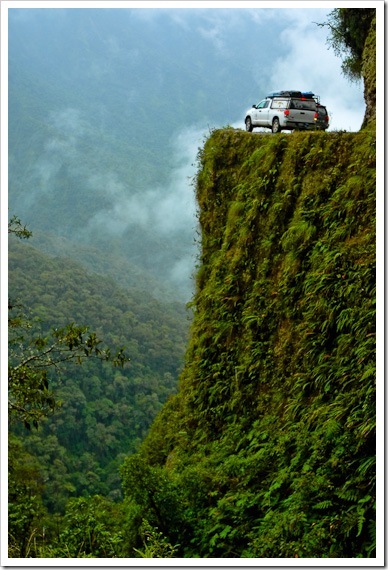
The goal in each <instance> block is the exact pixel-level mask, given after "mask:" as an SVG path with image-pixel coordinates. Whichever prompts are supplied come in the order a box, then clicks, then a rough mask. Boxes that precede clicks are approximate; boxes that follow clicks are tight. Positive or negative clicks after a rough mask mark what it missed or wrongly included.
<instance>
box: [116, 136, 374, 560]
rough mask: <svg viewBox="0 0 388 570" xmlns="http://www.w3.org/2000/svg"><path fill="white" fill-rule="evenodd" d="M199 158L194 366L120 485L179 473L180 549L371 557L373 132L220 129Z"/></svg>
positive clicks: (190, 553)
mask: <svg viewBox="0 0 388 570" xmlns="http://www.w3.org/2000/svg"><path fill="white" fill-rule="evenodd" d="M199 161H200V168H199V172H198V178H197V199H198V203H199V205H200V217H199V220H200V225H201V231H202V235H201V237H202V251H201V260H200V261H201V265H200V269H199V271H198V275H197V291H196V295H195V300H194V303H193V305H194V321H193V325H192V334H191V337H190V342H189V347H188V351H187V355H186V364H185V368H184V370H183V373H182V375H181V379H180V390H179V392H178V394H177V395H176V396H175V397H174V398H173V399H171V400H170V401H169V402H167V404H166V405H165V408H164V409H163V411H162V412H161V414H160V416H159V417H158V418H157V420H156V422H155V423H154V425H153V426H152V427H151V431H150V433H149V435H148V436H147V438H146V440H145V442H144V444H143V445H142V447H141V450H140V457H143V459H142V461H143V468H144V469H148V470H151V471H150V472H153V473H154V474H155V476H156V474H157V473H159V475H158V479H157V481H156V482H155V481H154V482H153V483H152V484H151V482H149V481H148V479H147V477H145V476H141V477H137V476H135V471H134V468H133V467H130V466H131V464H130V463H127V469H126V470H125V471H124V472H123V481H124V489H125V492H126V493H128V492H129V493H130V496H131V497H132V500H134V501H135V502H136V503H137V504H139V505H141V504H143V503H142V502H141V501H140V498H139V497H137V495H136V493H139V492H141V493H143V494H144V493H152V489H155V488H158V493H160V492H161V493H162V497H163V495H164V491H162V490H161V488H160V485H161V484H162V481H163V480H165V479H166V480H167V481H169V486H168V489H169V490H168V492H167V490H166V494H165V495H164V497H165V498H166V499H167V497H170V496H171V494H172V496H175V498H174V503H172V502H171V501H170V504H174V505H175V504H179V505H180V509H179V511H178V510H177V509H175V508H174V512H179V517H180V519H181V521H186V523H185V524H183V523H181V524H180V526H179V528H180V529H181V532H180V533H178V535H174V536H173V540H172V536H171V535H170V534H169V531H170V530H171V528H172V526H171V527H170V526H169V525H168V528H167V529H163V533H164V534H165V535H166V536H167V537H168V539H169V540H170V541H171V543H175V542H177V543H178V544H179V545H180V546H179V555H183V556H184V557H195V556H201V557H205V558H206V557H214V556H215V557H253V558H262V557H263V558H267V557H268V558H272V557H285V558H294V557H318V558H319V557H321V558H326V557H329V558H341V557H373V556H374V555H375V531H374V524H375V509H376V505H375V140H374V137H373V136H372V134H371V132H370V131H365V132H360V133H357V134H347V133H342V132H338V133H330V134H327V133H326V134H325V133H323V134H322V133H294V134H293V136H292V137H290V136H287V135H280V136H279V137H268V136H265V135H264V136H260V135H258V136H254V137H253V136H252V135H250V134H248V133H241V132H238V131H234V130H233V129H223V130H219V131H216V132H214V133H212V135H211V136H210V137H209V139H208V141H207V142H206V144H205V146H204V149H203V152H201V153H200V155H199ZM144 460H146V462H147V461H148V467H147V463H145V464H144ZM137 461H138V460H137ZM128 469H129V470H128ZM140 480H141V482H142V484H141V487H139V481H140ZM136 485H137V488H136ZM158 485H159V486H158ZM171 486H172V487H171ZM129 489H130V491H129ZM158 496H159V494H158ZM162 497H161V498H159V500H160V501H161V500H162ZM176 497H178V499H177V498H176ZM155 524H156V521H155Z"/></svg>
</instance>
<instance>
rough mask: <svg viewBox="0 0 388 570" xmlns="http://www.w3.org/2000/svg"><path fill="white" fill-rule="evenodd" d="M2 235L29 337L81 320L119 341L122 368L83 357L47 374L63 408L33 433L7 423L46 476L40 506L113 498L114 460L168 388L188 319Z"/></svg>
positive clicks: (181, 310) (116, 489) (133, 442)
mask: <svg viewBox="0 0 388 570" xmlns="http://www.w3.org/2000/svg"><path fill="white" fill-rule="evenodd" d="M33 242H34V238H32V239H31V242H30V243H31V245H30V243H28V244H26V243H23V242H20V241H19V240H16V239H15V238H11V239H10V243H9V295H10V298H11V299H12V300H13V302H20V303H22V305H23V306H24V310H25V311H27V307H28V314H29V315H31V319H32V320H31V324H30V326H31V327H32V328H31V329H30V330H29V332H28V336H29V337H32V338H33V337H34V335H35V338H39V335H41V336H42V337H44V336H45V335H47V334H48V332H49V330H50V328H60V327H64V326H66V325H67V324H70V323H76V324H77V325H84V324H87V325H88V327H89V329H90V330H92V331H94V332H96V333H97V336H98V337H99V338H102V339H104V342H105V343H106V344H107V345H108V346H110V347H114V346H117V347H119V346H125V349H126V353H127V354H128V356H129V358H130V362H129V363H128V364H126V365H125V367H124V369H120V370H118V369H115V368H114V367H113V366H112V364H110V363H105V362H100V361H93V360H89V361H88V362H85V363H84V364H83V365H82V366H78V365H72V366H67V367H66V368H63V369H62V372H61V374H60V375H57V374H56V373H54V371H53V372H52V373H51V375H50V386H51V388H52V389H53V390H54V391H55V396H56V398H57V399H58V400H60V401H61V402H62V403H63V405H62V407H61V408H60V409H59V410H57V411H56V413H55V414H54V415H53V416H52V417H48V418H47V419H46V420H45V421H43V422H42V425H41V426H40V428H39V429H38V430H33V431H32V432H31V433H29V432H26V430H25V429H24V428H22V427H21V426H13V425H11V431H12V432H13V433H16V434H18V435H19V436H21V437H22V439H23V441H24V443H25V447H26V449H27V450H29V451H30V452H31V453H33V455H34V456H35V457H36V458H37V460H38V462H39V463H40V470H41V472H42V473H44V478H45V480H46V482H45V491H44V498H45V503H46V505H47V506H48V507H49V510H50V511H51V512H61V511H62V510H63V508H64V506H65V503H66V501H67V499H68V497H69V496H80V495H89V494H95V493H100V494H104V495H106V496H110V497H115V498H116V499H117V498H118V497H120V496H121V484H120V478H119V474H118V466H119V464H120V462H122V461H123V458H124V457H125V455H126V454H127V453H128V452H133V451H135V450H136V448H137V447H138V445H139V443H140V442H141V441H142V439H143V438H144V436H145V434H146V433H147V431H148V429H149V426H150V424H151V422H152V421H153V419H154V417H155V415H156V414H157V412H158V411H159V410H160V408H161V406H162V404H163V403H164V402H165V401H166V399H167V397H168V395H170V394H172V393H174V392H175V391H176V385H177V377H178V374H179V372H180V370H181V367H182V361H183V355H184V349H185V345H186V339H187V328H188V324H189V320H188V313H187V311H186V308H185V306H184V305H183V304H182V303H167V302H164V303H162V302H159V301H156V300H155V299H154V298H153V297H152V296H151V295H150V294H149V293H147V292H146V291H144V289H143V290H142V289H140V288H136V287H126V288H123V287H119V286H118V285H117V284H116V283H115V281H113V279H112V278H109V277H103V276H101V275H95V274H92V273H87V272H86V271H85V269H84V268H83V267H82V266H81V265H79V264H77V263H75V262H74V261H71V260H69V259H63V258H55V257H50V256H48V255H46V254H44V253H42V252H41V251H39V250H38V249H36V248H35V247H34V246H33V245H32V244H33Z"/></svg>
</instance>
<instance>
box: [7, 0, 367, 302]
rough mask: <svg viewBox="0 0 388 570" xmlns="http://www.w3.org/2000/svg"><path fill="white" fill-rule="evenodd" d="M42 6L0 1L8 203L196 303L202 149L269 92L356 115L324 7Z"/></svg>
mask: <svg viewBox="0 0 388 570" xmlns="http://www.w3.org/2000/svg"><path fill="white" fill-rule="evenodd" d="M90 4H91V5H92V4H93V3H90ZM52 6H53V7H49V8H45V9H37V8H29V9H25V8H20V9H18V8H12V9H10V10H9V12H8V15H9V197H8V200H9V213H10V216H11V215H13V214H16V215H17V216H19V217H20V218H21V219H22V220H23V223H26V224H27V225H28V227H29V229H30V230H31V231H32V232H33V234H34V236H36V239H34V245H36V246H38V247H40V248H42V249H43V250H45V251H49V252H50V253H54V254H56V255H67V256H73V257H75V258H78V259H80V260H83V261H84V262H85V263H86V260H87V264H88V266H89V268H92V269H93V268H94V270H95V271H97V272H98V271H102V269H101V268H102V266H101V265H99V263H98V262H97V261H96V260H97V259H98V258H101V259H102V258H104V260H105V262H104V264H103V271H104V272H105V273H108V274H109V273H110V274H111V275H112V276H114V277H117V273H118V271H117V267H118V265H121V267H122V268H123V269H122V271H123V273H127V274H129V273H131V272H132V274H133V275H134V276H135V277H134V280H135V281H136V280H137V279H138V278H139V276H140V275H141V276H142V281H141V282H142V283H143V284H144V283H146V281H147V279H149V280H150V283H151V282H152V283H153V285H152V287H153V291H154V292H155V294H157V292H156V289H158V287H156V289H155V283H159V285H160V288H165V287H166V288H170V289H171V291H173V292H174V293H173V294H174V295H175V296H176V298H177V299H180V300H182V301H188V300H190V297H191V295H192V291H193V279H192V275H193V272H194V270H195V264H196V258H197V255H198V228H197V216H196V203H195V173H196V170H197V158H196V157H197V153H198V149H199V148H200V147H201V146H202V144H203V142H204V140H205V138H206V137H207V136H208V135H209V133H210V132H211V130H212V129H215V128H220V127H223V126H226V125H231V126H233V127H234V128H241V129H244V113H245V110H246V109H247V108H248V107H250V105H251V104H252V103H253V102H258V101H259V100H260V99H261V98H263V97H264V96H265V95H266V94H267V93H268V92H270V91H274V90H276V89H287V88H292V89H301V90H312V91H314V92H315V93H317V94H319V95H320V97H321V101H322V102H323V103H324V104H326V105H327V106H328V109H329V112H330V114H331V127H330V128H331V129H346V130H353V131H356V130H358V129H359V128H360V126H361V123H362V119H363V112H364V103H363V96H362V91H363V86H362V85H361V84H360V85H358V84H349V82H348V81H347V80H346V79H345V78H344V77H343V76H342V75H341V61H340V60H339V59H338V58H336V57H335V55H334V54H333V51H332V50H329V49H328V45H327V43H326V37H327V30H326V29H323V28H321V27H318V26H317V24H316V22H323V21H325V19H326V16H327V14H328V12H329V11H330V9H329V8H327V9H325V8H320V9H315V8H314V9H312V8H305V9H292V8H291V9H284V10H283V9H276V8H274V9H248V8H246V9H240V8H229V9H225V8H224V9H221V8H220V9H206V8H203V9H182V8H180V9H179V8H177V9H163V8H159V9H150V8H144V9H139V8H137V9H131V8H112V9H108V8H103V9H94V8H92V7H91V8H88V9H80V8H77V9H75V8H68V9H65V8H59V7H55V3H52ZM144 286H145V285H144ZM152 287H151V288H152Z"/></svg>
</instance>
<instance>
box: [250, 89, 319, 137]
mask: <svg viewBox="0 0 388 570" xmlns="http://www.w3.org/2000/svg"><path fill="white" fill-rule="evenodd" d="M328 126H329V116H328V114H327V110H326V107H324V106H323V105H321V104H320V102H319V97H318V96H316V95H314V94H313V93H312V92H311V91H309V92H304V93H302V92H301V91H277V92H275V93H271V94H270V95H268V96H267V97H266V98H265V99H263V100H262V101H260V103H259V104H258V105H252V107H251V108H250V109H249V110H248V111H247V112H246V115H245V127H246V130H247V131H249V132H252V131H253V129H254V128H255V127H264V128H268V129H271V130H272V132H273V133H279V132H280V131H281V130H282V129H284V130H289V131H293V130H325V129H327V128H328Z"/></svg>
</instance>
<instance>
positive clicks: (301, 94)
mask: <svg viewBox="0 0 388 570" xmlns="http://www.w3.org/2000/svg"><path fill="white" fill-rule="evenodd" d="M267 97H269V98H270V99H272V98H273V97H297V98H298V99H313V98H314V97H316V96H315V95H314V93H313V92H312V91H291V90H288V91H274V92H273V93H270V94H269V95H267Z"/></svg>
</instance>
